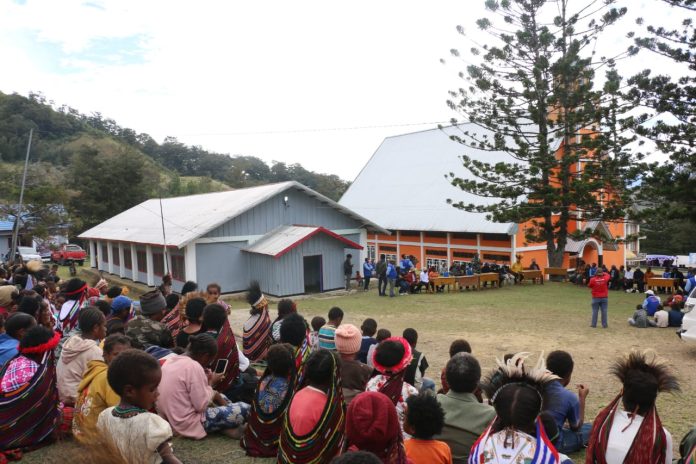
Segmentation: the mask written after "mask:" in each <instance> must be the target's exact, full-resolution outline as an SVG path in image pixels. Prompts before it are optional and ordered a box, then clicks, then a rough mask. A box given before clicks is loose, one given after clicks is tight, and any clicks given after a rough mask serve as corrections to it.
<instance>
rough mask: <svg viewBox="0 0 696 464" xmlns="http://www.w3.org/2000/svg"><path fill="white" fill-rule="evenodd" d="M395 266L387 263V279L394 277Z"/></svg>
mask: <svg viewBox="0 0 696 464" xmlns="http://www.w3.org/2000/svg"><path fill="white" fill-rule="evenodd" d="M396 277H397V275H396V266H394V265H393V264H392V263H389V264H387V279H396Z"/></svg>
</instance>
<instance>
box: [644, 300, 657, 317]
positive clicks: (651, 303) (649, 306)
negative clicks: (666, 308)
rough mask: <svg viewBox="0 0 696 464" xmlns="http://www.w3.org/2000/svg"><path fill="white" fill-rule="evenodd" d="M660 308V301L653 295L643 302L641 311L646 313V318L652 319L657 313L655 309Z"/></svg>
mask: <svg viewBox="0 0 696 464" xmlns="http://www.w3.org/2000/svg"><path fill="white" fill-rule="evenodd" d="M658 306H660V299H659V298H658V297H656V296H655V295H648V297H647V298H646V299H645V300H644V301H643V309H645V310H646V311H647V312H648V316H650V317H653V316H654V315H655V313H656V312H657V307H658Z"/></svg>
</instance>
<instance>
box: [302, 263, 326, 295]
mask: <svg viewBox="0 0 696 464" xmlns="http://www.w3.org/2000/svg"><path fill="white" fill-rule="evenodd" d="M302 261H303V266H304V291H305V293H321V292H322V290H323V289H324V288H323V287H324V285H323V282H322V278H321V255H315V256H304V257H303V259H302Z"/></svg>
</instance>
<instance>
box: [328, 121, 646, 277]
mask: <svg viewBox="0 0 696 464" xmlns="http://www.w3.org/2000/svg"><path fill="white" fill-rule="evenodd" d="M465 130H467V131H475V132H476V131H480V128H478V126H475V125H474V124H471V123H469V124H460V125H458V126H449V127H445V128H442V129H430V130H424V131H420V132H413V133H408V134H403V135H397V136H393V137H387V138H386V139H384V141H383V142H382V144H381V145H380V146H379V148H378V149H377V151H376V152H375V153H374V154H373V155H372V158H371V159H370V160H369V161H368V162H367V164H366V165H365V166H364V167H363V169H362V170H361V171H360V173H359V174H358V176H357V178H356V179H355V181H353V183H352V184H351V186H350V187H349V188H348V190H347V191H346V193H345V194H344V195H343V197H342V198H341V200H340V204H341V205H343V206H345V207H346V208H349V209H351V210H353V211H355V212H356V213H357V214H360V215H362V216H364V217H366V218H368V219H369V220H371V221H374V222H377V223H378V224H380V225H381V226H382V227H384V228H386V229H389V230H390V231H391V232H392V233H391V234H390V235H383V234H379V233H377V234H370V235H368V237H367V250H366V251H367V253H366V254H367V255H368V256H370V257H371V258H375V259H379V258H380V257H382V256H384V257H386V258H387V259H388V260H396V261H397V262H398V260H399V257H400V256H401V255H402V254H406V255H412V256H415V257H416V258H417V259H418V261H419V262H420V263H422V264H425V265H427V266H428V267H430V266H435V267H436V268H438V269H442V268H447V267H449V266H451V265H452V264H462V263H466V262H470V261H471V259H472V258H473V256H474V254H478V255H479V257H480V259H481V260H482V261H483V262H497V263H499V264H511V263H512V262H514V260H515V256H516V255H520V256H521V257H522V264H523V265H524V266H525V267H527V266H529V265H530V263H531V260H532V259H535V260H536V262H537V263H538V264H539V265H540V266H541V267H542V268H543V267H547V266H548V259H547V253H546V245H545V244H541V243H527V242H526V239H525V236H526V233H525V229H526V227H528V226H529V224H516V223H499V222H493V221H489V220H488V219H486V215H485V214H483V213H473V212H465V211H463V210H459V209H456V208H454V207H453V206H452V205H451V204H449V203H448V201H447V200H448V199H450V200H452V202H454V203H459V202H462V203H464V204H491V203H495V202H497V201H499V200H498V199H496V198H491V197H486V198H484V197H477V196H474V195H473V194H470V193H468V192H464V191H462V190H461V189H459V188H457V187H453V186H452V185H451V183H450V181H449V179H448V178H447V175H449V174H450V173H453V174H454V175H455V176H457V177H460V178H464V179H473V178H474V177H473V175H472V174H471V173H470V172H469V171H468V170H467V169H466V168H465V167H464V166H463V165H462V161H461V159H460V157H461V156H462V155H464V154H466V155H467V156H469V157H471V158H472V159H478V160H481V161H485V162H488V163H491V164H495V163H496V162H510V161H511V158H510V155H509V154H507V153H505V152H496V151H484V150H480V149H474V148H470V147H465V146H464V145H461V144H460V143H458V142H456V141H453V140H452V139H451V138H450V136H461V135H462V132H463V131H465ZM560 147H561V142H560V141H556V144H555V145H554V146H553V147H552V149H553V150H559V149H560ZM577 169H582V166H581V165H578V166H577ZM574 217H575V220H573V221H571V224H570V226H571V229H570V232H573V231H575V230H581V231H585V230H586V229H590V230H591V231H592V232H597V234H593V235H597V236H601V237H604V239H596V238H588V239H586V240H582V241H574V240H572V239H571V240H569V243H568V244H567V246H566V253H565V256H564V263H563V264H564V267H566V268H574V267H575V265H576V262H577V259H578V258H580V259H582V260H583V261H585V262H587V263H593V262H594V263H604V264H606V265H607V266H610V265H612V264H615V265H617V266H619V265H623V264H625V262H626V259H627V258H628V259H630V257H631V256H635V254H634V253H637V252H638V240H637V239H636V240H633V241H630V240H629V241H626V242H623V241H621V240H615V239H622V238H624V237H627V236H631V235H632V234H636V233H637V232H638V226H637V225H635V224H630V223H627V222H625V221H622V222H616V223H605V222H601V221H595V220H592V219H591V218H585V217H583V216H582V215H581V214H575V216H574Z"/></svg>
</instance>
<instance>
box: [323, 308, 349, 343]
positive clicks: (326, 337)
mask: <svg viewBox="0 0 696 464" xmlns="http://www.w3.org/2000/svg"><path fill="white" fill-rule="evenodd" d="M341 322H343V310H342V309H341V308H339V307H338V306H334V307H333V308H331V309H330V310H329V323H328V324H326V325H325V326H324V327H322V328H321V329H319V348H324V349H325V350H332V351H336V340H335V339H336V328H337V327H338V326H339V325H341Z"/></svg>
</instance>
